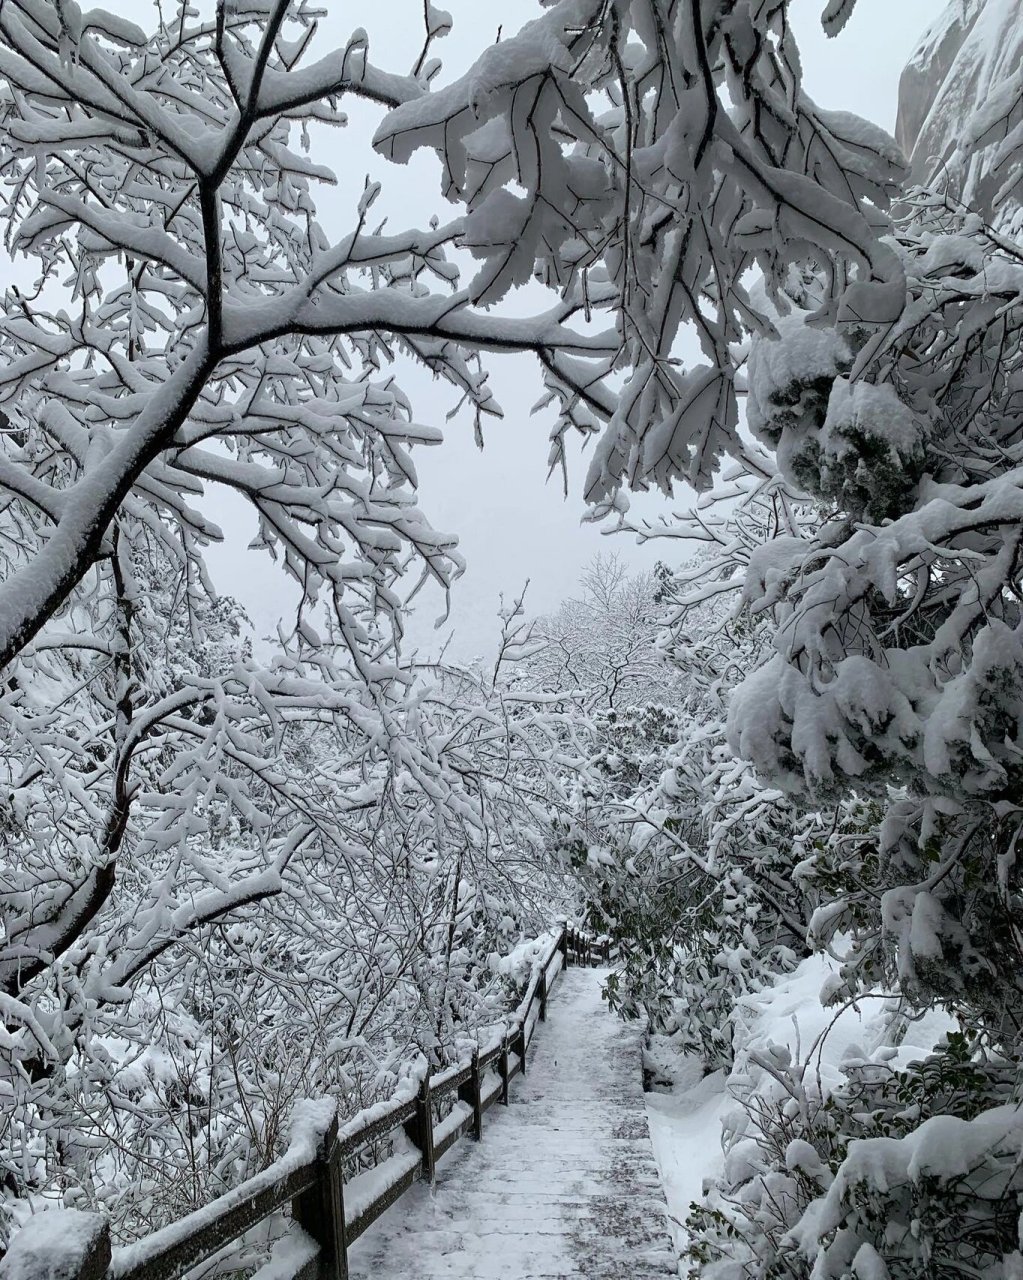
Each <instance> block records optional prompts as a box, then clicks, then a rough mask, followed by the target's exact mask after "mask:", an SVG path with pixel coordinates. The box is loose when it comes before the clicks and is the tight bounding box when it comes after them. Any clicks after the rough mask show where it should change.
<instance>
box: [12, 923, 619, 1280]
mask: <svg viewBox="0 0 1023 1280" xmlns="http://www.w3.org/2000/svg"><path fill="white" fill-rule="evenodd" d="M600 959H603V960H605V961H606V960H607V959H608V942H607V940H606V939H594V938H590V937H588V936H587V935H585V934H582V933H580V932H579V931H577V930H575V929H572V928H570V927H567V926H566V927H564V928H562V930H561V932H560V933H559V935H558V937H557V938H556V939H555V940H554V942H552V944H551V946H550V948H549V949H548V950H547V952H546V953H545V954H544V955H543V956H542V957H541V960H540V961H539V963H537V964H536V965H535V966H534V968H533V972H532V975H531V977H530V981H529V984H528V986H527V988H526V993H525V995H524V996H523V998H522V1000H521V1002H520V1003H519V1006H518V1008H517V1009H516V1011H515V1013H514V1014H513V1015H512V1017H511V1018H510V1019H509V1020H508V1023H507V1026H506V1029H505V1031H504V1033H503V1034H502V1035H501V1036H500V1038H498V1039H495V1040H494V1041H493V1042H491V1043H489V1044H487V1045H486V1046H485V1047H484V1048H483V1049H482V1050H480V1049H477V1051H476V1052H474V1053H473V1055H472V1057H471V1058H468V1059H466V1060H465V1061H463V1062H459V1063H457V1064H455V1065H454V1066H451V1067H447V1068H446V1069H445V1070H443V1071H441V1072H439V1073H438V1074H437V1075H435V1076H431V1074H430V1073H429V1072H427V1074H426V1075H425V1076H424V1077H423V1078H422V1079H421V1080H420V1082H419V1085H418V1091H417V1092H415V1093H414V1094H413V1093H408V1094H402V1095H398V1096H396V1097H394V1098H393V1099H391V1100H390V1101H389V1102H384V1103H378V1104H377V1105H376V1106H373V1107H369V1108H367V1110H365V1111H363V1112H360V1114H359V1115H357V1116H355V1117H354V1118H353V1119H352V1120H350V1121H348V1122H347V1123H346V1124H345V1125H344V1126H342V1127H339V1126H338V1120H337V1107H336V1104H335V1103H334V1102H333V1100H330V1099H319V1100H317V1101H306V1102H303V1103H300V1104H299V1106H298V1107H297V1108H296V1112H295V1116H294V1119H293V1126H292V1140H291V1144H290V1145H289V1147H288V1150H287V1151H286V1152H285V1153H284V1155H283V1156H282V1157H281V1158H280V1159H279V1160H277V1161H275V1163H274V1164H272V1165H270V1166H269V1168H267V1169H264V1170H263V1171H262V1173H258V1174H257V1175H256V1176H255V1177H254V1178H250V1179H249V1180H248V1181H247V1182H243V1183H242V1184H241V1185H240V1186H238V1187H236V1188H235V1189H234V1190H233V1191H229V1192H227V1194H226V1195H223V1196H220V1197H219V1198H218V1199H216V1200H214V1201H212V1202H211V1203H210V1204H208V1205H204V1206H203V1207H202V1208H201V1209H197V1210H195V1212H193V1213H190V1214H188V1215H187V1216H186V1217H184V1218H181V1219H179V1220H178V1221H177V1222H173V1223H171V1224H170V1225H169V1226H167V1227H164V1228H162V1229H161V1230H160V1231H156V1232H154V1233H153V1234H152V1235H149V1236H146V1237H145V1238H143V1239H142V1240H139V1241H137V1242H135V1243H134V1244H130V1245H124V1246H121V1247H119V1248H116V1249H113V1250H111V1245H110V1229H109V1225H108V1224H107V1221H106V1219H105V1218H104V1217H103V1216H102V1215H101V1214H94V1213H79V1212H76V1211H74V1210H59V1209H56V1210H48V1211H46V1212H43V1213H39V1214H36V1215H35V1216H34V1217H32V1218H30V1219H29V1220H28V1221H27V1222H26V1224H25V1225H24V1226H23V1227H22V1228H21V1230H20V1231H19V1232H18V1234H17V1235H16V1236H15V1238H14V1240H13V1241H12V1243H11V1247H10V1249H9V1250H8V1252H7V1254H6V1256H5V1257H4V1258H3V1259H2V1260H0V1280H10V1278H11V1277H15V1276H17V1277H27V1278H28V1280H32V1278H33V1277H34V1276H36V1275H38V1276H40V1277H43V1276H58V1275H59V1276H60V1277H61V1278H62V1280H177V1277H179V1276H182V1275H184V1273H185V1272H186V1271H188V1270H189V1269H190V1268H192V1267H194V1266H197V1265H198V1264H199V1263H201V1262H205V1261H207V1260H208V1259H209V1258H211V1257H213V1255H214V1254H216V1253H219V1252H220V1251H221V1250H222V1249H225V1248H227V1247H228V1246H229V1245H231V1244H232V1243H233V1242H234V1241H236V1240H238V1239H239V1238H240V1237H241V1236H242V1235H244V1233H245V1232H246V1231H248V1230H249V1229H250V1228H251V1227H254V1226H256V1225H257V1223H259V1222H262V1221H263V1220H264V1219H265V1218H268V1217H270V1215H271V1214H273V1213H275V1212H277V1210H279V1209H282V1208H284V1207H285V1206H287V1205H288V1204H290V1205H291V1217H292V1223H291V1225H290V1227H289V1229H288V1230H287V1231H286V1232H285V1234H284V1235H283V1236H282V1237H281V1238H280V1239H279V1240H278V1241H277V1243H276V1244H275V1245H274V1249H273V1254H272V1257H271V1260H270V1262H269V1263H268V1264H267V1265H266V1267H264V1268H261V1269H260V1271H258V1272H257V1273H256V1276H254V1277H253V1280H259V1277H260V1276H261V1275H262V1276H263V1277H265V1278H268V1277H269V1276H270V1275H271V1274H272V1276H273V1277H274V1280H347V1277H348V1247H349V1245H351V1243H352V1242H353V1241H354V1240H356V1239H357V1238H358V1237H359V1236H360V1235H362V1233H363V1232H364V1231H365V1230H366V1228H367V1227H368V1226H369V1225H370V1223H372V1222H374V1221H375V1220H376V1219H377V1218H378V1217H379V1216H380V1215H381V1214H382V1213H383V1212H384V1210H385V1209H387V1208H389V1207H390V1206H391V1205H392V1204H394V1202H395V1201H396V1200H397V1199H398V1198H399V1197H400V1196H402V1195H403V1194H404V1193H405V1192H406V1191H407V1190H408V1189H409V1187H411V1186H412V1185H413V1183H415V1182H418V1181H419V1180H420V1179H421V1178H425V1179H427V1180H430V1181H432V1179H433V1176H434V1170H435V1167H436V1164H437V1161H438V1160H439V1159H440V1158H441V1156H442V1155H443V1154H444V1153H445V1152H446V1151H448V1150H449V1149H450V1148H451V1147H452V1146H454V1144H455V1143H456V1142H457V1141H458V1140H459V1139H460V1138H461V1137H463V1136H464V1135H465V1134H466V1133H471V1134H472V1136H473V1138H475V1139H476V1140H477V1141H479V1140H480V1139H481V1138H482V1136H483V1117H484V1115H485V1113H486V1112H487V1111H488V1110H489V1108H490V1107H492V1106H493V1105H494V1103H495V1102H500V1103H504V1104H505V1105H507V1103H508V1088H509V1084H510V1082H511V1081H512V1080H513V1079H514V1077H515V1076H516V1075H518V1074H520V1073H521V1074H525V1071H526V1065H527V1056H528V1053H529V1045H530V1041H531V1040H532V1037H533V1033H534V1030H535V1027H536V1024H537V1023H538V1022H543V1021H544V1020H545V1019H546V1017H547V1001H548V998H549V996H550V994H551V992H552V990H553V989H554V984H555V982H556V981H557V977H558V974H559V973H560V972H561V971H562V969H563V968H564V967H566V966H567V965H569V964H572V963H575V964H591V963H593V962H594V961H595V960H600ZM441 1108H443V1109H445V1111H446V1114H444V1115H443V1117H441V1116H440V1114H439V1109H441ZM392 1138H393V1140H394V1141H393V1150H392V1154H391V1155H390V1156H388V1157H387V1158H386V1159H385V1160H383V1161H382V1162H380V1163H379V1164H376V1165H375V1166H373V1167H372V1168H370V1169H368V1170H366V1171H365V1172H363V1173H360V1174H356V1175H355V1176H353V1177H351V1178H349V1179H348V1180H347V1181H346V1180H345V1178H344V1170H345V1166H346V1165H351V1164H352V1163H353V1162H354V1161H355V1160H357V1159H358V1157H359V1155H360V1153H363V1152H364V1151H365V1149H366V1148H367V1147H369V1146H370V1144H371V1143H374V1142H380V1141H382V1140H387V1139H392Z"/></svg>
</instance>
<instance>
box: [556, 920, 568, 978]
mask: <svg viewBox="0 0 1023 1280" xmlns="http://www.w3.org/2000/svg"><path fill="white" fill-rule="evenodd" d="M558 950H559V951H560V952H561V962H562V964H563V965H564V966H565V968H566V969H567V968H568V925H567V924H566V925H563V926H562V929H561V937H560V938H559V939H558Z"/></svg>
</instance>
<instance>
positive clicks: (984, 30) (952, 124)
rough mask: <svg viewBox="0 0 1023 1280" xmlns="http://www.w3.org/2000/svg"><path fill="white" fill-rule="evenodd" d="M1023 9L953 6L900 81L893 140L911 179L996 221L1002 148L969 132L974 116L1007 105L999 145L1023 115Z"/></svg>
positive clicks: (1005, 3) (996, 134) (983, 3)
mask: <svg viewBox="0 0 1023 1280" xmlns="http://www.w3.org/2000/svg"><path fill="white" fill-rule="evenodd" d="M1021 71H1023V5H1021V3H1020V0H948V2H947V3H946V5H945V7H944V10H943V11H942V12H941V13H940V15H939V17H938V18H937V19H936V20H935V21H934V22H933V23H932V24H931V26H930V27H929V28H928V29H927V30H926V31H925V32H924V34H923V35H922V36H921V38H920V41H919V42H918V44H917V47H916V49H915V50H914V52H913V54H912V56H911V57H910V59H909V62H908V63H907V64H906V67H905V70H904V71H903V73H902V78H901V80H900V82H899V112H898V120H897V123H896V126H895V136H896V140H897V141H898V143H899V145H900V147H901V148H902V150H903V152H904V153H905V154H906V155H907V156H908V157H909V159H910V163H911V166H912V181H913V182H916V183H921V184H922V183H926V184H928V185H936V186H939V187H944V188H947V189H948V190H949V191H951V192H952V193H953V194H954V195H956V196H957V197H959V198H961V199H963V200H964V201H966V202H967V203H969V204H970V205H972V206H973V207H975V208H977V209H978V211H981V212H984V213H986V214H988V215H991V213H992V212H993V202H994V198H995V195H996V193H997V192H998V189H999V187H1000V186H1001V185H1002V183H1003V182H1004V181H1005V179H1006V177H1007V176H1008V175H1007V173H1006V172H1004V171H1000V172H996V167H997V150H998V148H997V145H991V146H988V147H979V146H977V145H976V144H975V142H974V139H973V137H972V136H971V135H970V134H969V133H968V132H967V131H968V128H969V126H970V125H971V123H975V121H976V119H977V113H978V112H979V111H981V110H983V109H987V110H989V111H990V109H991V107H992V104H994V103H996V102H998V101H1000V100H1001V99H1002V98H1003V97H1004V98H1005V99H1006V107H1007V111H1006V112H1005V113H1002V114H998V115H997V117H996V118H995V119H993V120H992V121H990V126H991V127H990V128H989V129H988V130H987V131H986V133H985V135H984V141H985V142H991V143H992V144H997V143H998V142H999V141H1000V140H1001V139H1002V138H1004V137H1005V136H1006V134H1007V132H1008V131H1009V130H1010V129H1012V128H1013V127H1014V126H1015V125H1018V124H1019V122H1020V119H1021V114H1023V104H1021V95H1023V86H1021V87H1020V91H1019V92H1018V93H1012V92H1011V87H1012V84H1013V82H1014V81H1015V82H1016V83H1017V84H1018V83H1019V80H1020V76H1021Z"/></svg>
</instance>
